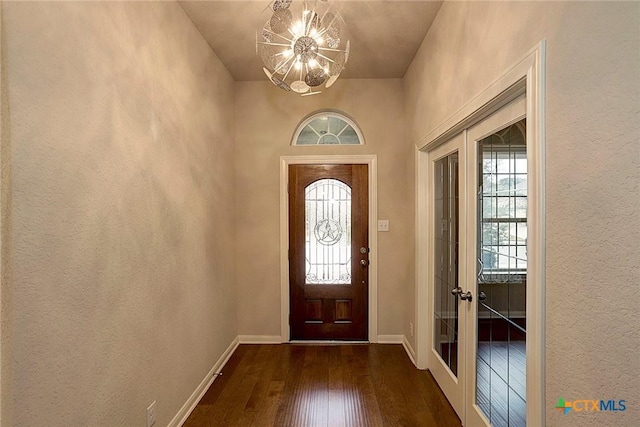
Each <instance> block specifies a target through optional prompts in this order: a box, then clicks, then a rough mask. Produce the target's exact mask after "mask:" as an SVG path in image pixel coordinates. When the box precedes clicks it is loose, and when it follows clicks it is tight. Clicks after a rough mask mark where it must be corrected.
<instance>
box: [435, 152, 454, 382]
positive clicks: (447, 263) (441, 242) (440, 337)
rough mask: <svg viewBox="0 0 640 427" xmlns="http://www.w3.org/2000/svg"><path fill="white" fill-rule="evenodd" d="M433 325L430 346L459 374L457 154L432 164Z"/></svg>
mask: <svg viewBox="0 0 640 427" xmlns="http://www.w3.org/2000/svg"><path fill="white" fill-rule="evenodd" d="M434 166H435V167H434V172H435V176H434V183H435V192H434V210H435V212H434V224H433V226H434V230H435V234H434V239H435V242H434V243H435V244H434V252H433V253H434V271H433V274H434V277H433V280H434V285H435V286H434V290H435V300H434V304H435V307H434V328H435V330H434V331H433V339H434V343H433V347H434V348H435V349H436V351H437V352H438V354H439V355H440V357H441V358H442V360H443V362H444V363H445V364H446V365H447V367H448V368H449V369H450V370H451V373H453V375H455V376H457V375H458V298H457V291H456V292H454V293H452V290H457V288H458V243H459V242H458V206H459V203H458V194H459V193H458V153H457V152H455V153H452V154H449V155H448V156H446V157H444V158H442V159H440V160H438V161H436V162H435V165H434Z"/></svg>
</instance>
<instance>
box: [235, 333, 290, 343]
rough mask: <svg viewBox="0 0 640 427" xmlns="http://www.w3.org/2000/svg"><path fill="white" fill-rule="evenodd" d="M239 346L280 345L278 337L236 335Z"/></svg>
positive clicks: (279, 337) (280, 339)
mask: <svg viewBox="0 0 640 427" xmlns="http://www.w3.org/2000/svg"><path fill="white" fill-rule="evenodd" d="M238 341H239V342H240V344H282V337H281V336H280V335H238Z"/></svg>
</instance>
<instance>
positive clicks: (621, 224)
mask: <svg viewBox="0 0 640 427" xmlns="http://www.w3.org/2000/svg"><path fill="white" fill-rule="evenodd" d="M639 22H640V4H639V3H637V2H631V3H613V2H577V3H566V2H508V3H507V2H489V3H480V2H469V3H461V2H451V3H449V2H446V3H445V4H444V5H443V7H442V8H441V9H440V12H439V15H438V17H437V18H436V20H435V22H434V25H433V27H432V28H431V30H430V31H429V33H428V34H427V36H426V38H425V40H424V42H423V45H422V47H421V49H420V50H419V52H418V54H417V56H416V59H415V60H414V62H413V64H412V66H411V68H410V70H409V72H408V73H407V75H406V77H405V88H406V96H407V107H406V109H407V112H408V115H409V117H410V118H409V120H410V122H411V124H410V128H411V141H412V142H413V143H415V142H417V141H418V140H419V139H420V138H422V137H424V136H425V135H426V134H427V133H428V132H429V131H431V130H432V129H434V128H435V127H436V126H437V125H439V124H440V123H442V122H443V121H444V120H445V119H446V118H447V117H449V116H450V115H451V114H453V113H454V112H455V111H456V110H457V109H458V108H460V107H461V106H462V105H464V104H465V103H466V102H468V101H469V100H470V99H471V98H472V97H473V96H474V95H476V94H477V93H479V92H480V91H481V90H483V89H484V88H485V87H487V86H488V84H489V83H490V82H492V81H493V80H494V79H496V78H497V77H499V76H500V75H501V74H502V73H504V72H505V71H506V70H507V68H508V67H509V66H510V65H512V64H514V63H515V62H516V61H518V60H520V59H521V58H522V57H524V56H525V54H526V53H527V52H528V51H529V50H530V49H531V48H532V47H533V46H535V45H536V44H537V43H538V42H539V41H540V40H541V39H546V40H547V41H548V44H547V48H548V51H547V61H548V62H547V101H546V107H547V110H546V120H547V128H546V130H547V132H546V138H547V145H546V149H547V154H546V166H547V168H546V188H547V198H546V203H547V206H546V209H547V210H546V213H545V214H546V221H547V228H546V239H547V245H546V262H547V271H546V292H547V295H546V322H547V327H546V402H545V405H546V406H545V409H546V413H547V416H546V417H547V425H550V426H563V425H567V426H568V425H571V426H575V425H585V426H601V425H608V426H614V425H620V426H623V425H632V424H635V423H636V422H637V418H638V416H639V415H640V401H639V399H638V390H639V389H640V384H639V379H638V372H640V366H639V362H638V360H639V359H638V357H637V355H638V352H639V350H640V348H639V344H640V340H639V338H638V325H639V324H640V323H639V319H638V314H637V313H638V308H637V307H638V306H639V303H640V301H639V297H638V284H639V282H640V280H639V279H640V270H639V268H640V253H639V245H638V241H639V239H640V235H639V232H640V224H639V220H638V218H639V217H640V215H639V213H640V212H639V206H638V203H639V201H640V194H639V189H638V184H639V180H640V177H639V172H640V145H639V143H640V130H639V124H640V96H639V89H640V80H639V79H638V76H640V58H639V56H640V51H639V50H638V46H640V24H639ZM559 397H564V398H565V399H568V400H571V399H616V400H617V399H627V402H628V403H627V405H628V409H627V411H626V412H624V413H617V414H612V413H601V414H582V415H580V414H576V413H573V414H570V415H567V416H566V417H565V416H563V415H562V414H561V413H560V412H559V411H557V410H555V409H554V408H553V406H554V404H555V402H556V401H557V399H558V398H559Z"/></svg>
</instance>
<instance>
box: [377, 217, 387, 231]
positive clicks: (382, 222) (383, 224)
mask: <svg viewBox="0 0 640 427" xmlns="http://www.w3.org/2000/svg"><path fill="white" fill-rule="evenodd" d="M378 231H389V220H388V219H379V220H378Z"/></svg>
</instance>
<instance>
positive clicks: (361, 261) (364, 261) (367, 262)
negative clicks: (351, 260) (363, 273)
mask: <svg viewBox="0 0 640 427" xmlns="http://www.w3.org/2000/svg"><path fill="white" fill-rule="evenodd" d="M360 265H361V266H363V267H366V266H367V265H369V261H367V260H366V259H361V260H360Z"/></svg>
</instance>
